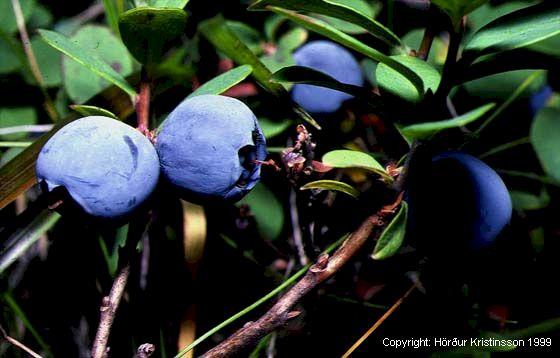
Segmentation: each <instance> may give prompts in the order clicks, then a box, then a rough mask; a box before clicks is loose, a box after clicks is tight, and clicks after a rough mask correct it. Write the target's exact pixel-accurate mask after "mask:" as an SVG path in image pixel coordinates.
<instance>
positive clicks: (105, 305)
mask: <svg viewBox="0 0 560 358" xmlns="http://www.w3.org/2000/svg"><path fill="white" fill-rule="evenodd" d="M129 275H130V265H126V266H125V267H123V268H122V269H121V271H120V272H119V274H118V276H117V278H115V281H114V282H113V286H112V287H111V292H110V293H109V296H105V297H103V301H102V303H101V307H100V311H101V317H100V319H99V326H98V328H97V333H96V335H95V340H94V342H93V348H92V357H93V358H104V357H106V353H107V342H108V341H109V334H110V333H111V326H112V324H113V321H114V319H115V314H116V313H117V309H118V307H119V303H120V301H121V298H122V296H123V293H124V289H125V287H126V283H127V281H128V276H129Z"/></svg>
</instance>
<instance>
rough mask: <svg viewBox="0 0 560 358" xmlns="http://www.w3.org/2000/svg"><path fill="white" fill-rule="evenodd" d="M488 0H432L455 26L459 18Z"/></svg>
mask: <svg viewBox="0 0 560 358" xmlns="http://www.w3.org/2000/svg"><path fill="white" fill-rule="evenodd" d="M487 1H488V0H432V3H434V4H436V5H437V6H438V7H439V8H441V9H442V10H443V11H445V12H446V13H447V14H448V15H449V17H450V18H451V21H452V22H453V24H454V26H457V25H458V24H459V23H460V21H461V18H462V17H463V16H465V15H467V14H468V13H470V12H471V11H473V10H474V9H476V8H477V7H479V6H481V5H482V4H484V3H485V2H487Z"/></svg>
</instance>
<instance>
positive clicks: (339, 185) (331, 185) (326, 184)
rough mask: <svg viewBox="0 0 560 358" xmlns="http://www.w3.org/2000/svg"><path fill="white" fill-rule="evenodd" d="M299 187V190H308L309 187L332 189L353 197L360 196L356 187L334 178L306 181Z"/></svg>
mask: <svg viewBox="0 0 560 358" xmlns="http://www.w3.org/2000/svg"><path fill="white" fill-rule="evenodd" d="M299 189H300V190H310V189H318V190H334V191H339V192H341V193H344V194H347V195H350V196H351V197H353V198H357V197H358V196H360V192H359V191H358V190H357V189H356V188H354V187H353V186H351V185H349V184H346V183H343V182H341V181H336V180H317V181H313V182H311V183H307V184H305V185H304V186H302V187H301V188H299Z"/></svg>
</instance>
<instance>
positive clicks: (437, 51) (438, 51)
mask: <svg viewBox="0 0 560 358" xmlns="http://www.w3.org/2000/svg"><path fill="white" fill-rule="evenodd" d="M469 18H470V17H469ZM424 32H425V29H414V30H411V31H410V32H408V33H407V34H406V35H405V36H404V37H403V42H404V43H405V45H406V46H407V47H408V48H409V49H410V50H414V51H416V50H418V49H419V48H420V45H421V44H422V39H423V37H424ZM446 57H447V44H446V43H445V42H444V41H443V40H442V38H441V37H440V36H435V37H434V39H433V41H432V46H431V49H430V53H429V54H428V63H429V64H430V65H432V66H434V67H435V68H438V69H440V68H441V67H443V64H444V63H445V58H446Z"/></svg>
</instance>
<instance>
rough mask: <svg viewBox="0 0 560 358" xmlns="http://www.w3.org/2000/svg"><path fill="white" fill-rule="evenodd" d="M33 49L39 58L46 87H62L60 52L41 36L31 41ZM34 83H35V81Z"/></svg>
mask: <svg viewBox="0 0 560 358" xmlns="http://www.w3.org/2000/svg"><path fill="white" fill-rule="evenodd" d="M31 47H32V48H33V52H34V53H35V57H36V58H37V63H38V64H39V70H40V71H41V75H42V76H43V80H44V82H45V86H47V87H57V86H60V84H61V83H62V56H61V55H60V52H58V51H57V50H55V49H54V48H52V47H51V46H49V44H47V43H46V42H45V41H44V40H43V39H42V38H41V37H39V36H37V37H34V38H33V39H31ZM33 82H35V80H34V79H33Z"/></svg>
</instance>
